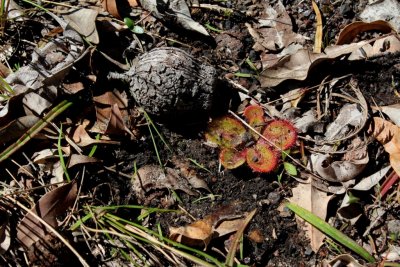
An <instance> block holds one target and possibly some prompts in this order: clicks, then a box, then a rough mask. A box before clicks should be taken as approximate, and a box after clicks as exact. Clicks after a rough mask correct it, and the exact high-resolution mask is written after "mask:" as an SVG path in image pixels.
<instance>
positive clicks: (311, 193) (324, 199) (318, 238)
mask: <svg viewBox="0 0 400 267" xmlns="http://www.w3.org/2000/svg"><path fill="white" fill-rule="evenodd" d="M311 181H312V180H311ZM292 191H293V196H292V197H291V198H289V200H290V202H293V203H296V204H297V205H299V206H300V207H303V208H305V209H307V210H308V211H310V212H312V213H313V214H315V215H316V216H318V217H320V218H321V219H322V220H325V217H326V213H327V208H328V202H329V201H330V200H331V198H332V196H328V194H327V193H326V192H322V191H320V190H318V189H317V188H315V187H314V186H313V185H312V182H310V183H306V184H303V183H299V184H298V185H297V186H296V187H295V188H293V189H292ZM296 220H297V222H298V224H299V225H300V224H303V225H304V230H305V233H306V235H307V236H308V237H309V238H310V241H311V244H310V245H311V248H312V250H313V251H314V252H317V251H318V249H319V248H320V246H321V245H322V244H323V240H324V238H325V235H324V234H323V233H322V232H320V231H319V230H318V229H317V228H315V227H313V226H312V225H311V224H309V223H306V224H304V220H303V219H301V218H300V217H298V216H296Z"/></svg>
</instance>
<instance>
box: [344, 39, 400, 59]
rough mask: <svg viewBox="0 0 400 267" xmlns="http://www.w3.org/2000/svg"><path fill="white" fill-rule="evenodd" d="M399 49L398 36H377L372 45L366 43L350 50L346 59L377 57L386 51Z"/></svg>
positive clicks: (390, 51) (399, 41)
mask: <svg viewBox="0 0 400 267" xmlns="http://www.w3.org/2000/svg"><path fill="white" fill-rule="evenodd" d="M399 51H400V40H399V37H398V36H394V35H390V36H387V37H384V38H379V39H378V40H376V41H375V42H374V44H373V45H371V44H366V45H364V46H363V47H361V48H360V49H358V50H356V51H354V52H352V53H351V54H350V56H349V57H348V60H360V59H366V58H369V57H377V56H381V55H384V54H387V53H396V52H399Z"/></svg>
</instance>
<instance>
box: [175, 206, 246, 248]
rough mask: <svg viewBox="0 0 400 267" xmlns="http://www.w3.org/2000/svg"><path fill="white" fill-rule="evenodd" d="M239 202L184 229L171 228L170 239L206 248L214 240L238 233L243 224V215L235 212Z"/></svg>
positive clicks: (219, 209) (223, 207)
mask: <svg viewBox="0 0 400 267" xmlns="http://www.w3.org/2000/svg"><path fill="white" fill-rule="evenodd" d="M236 205H238V203H237V202H233V203H231V204H229V205H225V206H222V207H220V208H218V209H217V210H216V211H215V212H213V213H212V214H210V215H208V216H206V217H204V218H203V219H201V220H198V221H195V222H193V223H191V224H189V225H186V226H182V227H170V228H169V232H170V234H169V235H170V238H171V239H172V240H174V241H177V242H179V243H182V244H186V245H190V246H205V247H207V245H208V244H209V243H210V241H211V240H212V239H213V238H217V237H221V236H225V235H227V234H230V233H233V232H236V231H237V230H238V229H239V228H240V227H241V225H242V224H243V220H244V219H243V218H242V217H243V215H242V214H237V213H236V212H235V206H236Z"/></svg>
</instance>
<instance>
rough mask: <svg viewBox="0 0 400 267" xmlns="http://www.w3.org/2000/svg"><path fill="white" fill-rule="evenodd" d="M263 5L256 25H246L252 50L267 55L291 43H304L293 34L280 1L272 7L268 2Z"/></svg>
mask: <svg viewBox="0 0 400 267" xmlns="http://www.w3.org/2000/svg"><path fill="white" fill-rule="evenodd" d="M263 5H264V9H263V10H264V11H262V13H261V15H260V19H259V20H258V23H257V24H255V25H251V24H249V23H246V26H247V29H248V30H249V33H250V35H251V36H252V37H253V39H254V43H255V44H254V46H253V49H254V50H256V51H262V52H264V53H268V52H271V51H273V52H275V51H279V50H282V49H283V48H286V47H288V46H289V45H290V44H292V43H299V44H303V43H304V41H305V38H304V37H303V36H302V35H300V34H297V33H295V32H293V25H292V20H291V18H290V16H289V14H288V13H287V12H286V9H285V6H284V5H283V4H282V2H281V1H278V2H277V3H276V4H275V5H274V6H270V5H269V4H268V2H263Z"/></svg>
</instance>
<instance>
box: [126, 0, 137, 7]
mask: <svg viewBox="0 0 400 267" xmlns="http://www.w3.org/2000/svg"><path fill="white" fill-rule="evenodd" d="M128 2H129V6H130V7H137V6H138V5H139V3H138V2H137V1H136V0H128Z"/></svg>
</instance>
